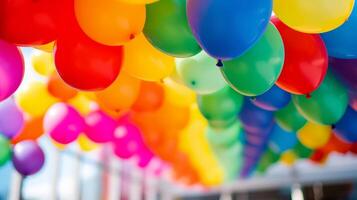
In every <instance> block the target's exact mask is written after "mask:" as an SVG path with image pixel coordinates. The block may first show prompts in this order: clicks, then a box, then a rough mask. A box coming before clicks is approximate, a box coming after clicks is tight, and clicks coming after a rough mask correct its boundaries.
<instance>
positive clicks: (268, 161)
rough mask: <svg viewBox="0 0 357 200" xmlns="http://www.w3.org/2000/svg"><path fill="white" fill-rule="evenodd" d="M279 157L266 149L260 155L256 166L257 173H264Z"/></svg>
mask: <svg viewBox="0 0 357 200" xmlns="http://www.w3.org/2000/svg"><path fill="white" fill-rule="evenodd" d="M279 158H280V156H279V155H278V154H276V153H274V152H273V151H272V150H270V149H267V151H266V152H265V153H264V154H263V155H262V157H261V159H260V160H259V164H258V166H257V170H258V171H259V172H264V171H266V170H267V168H268V167H269V166H270V165H272V164H274V163H275V162H277V161H278V160H279Z"/></svg>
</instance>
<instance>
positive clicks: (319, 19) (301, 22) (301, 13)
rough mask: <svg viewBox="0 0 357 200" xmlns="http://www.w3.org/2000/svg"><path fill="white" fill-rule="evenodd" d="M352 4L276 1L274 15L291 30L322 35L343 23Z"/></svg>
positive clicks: (335, 0)
mask: <svg viewBox="0 0 357 200" xmlns="http://www.w3.org/2000/svg"><path fill="white" fill-rule="evenodd" d="M353 4H354V0H344V1H339V0H333V1H328V0H317V1H314V2H311V1H309V0H293V1H289V2H287V1H284V0H277V1H274V13H275V14H276V15H277V16H278V17H279V19H281V21H283V22H284V24H286V25H288V26H290V27H291V28H292V29H295V30H297V31H300V32H304V33H323V32H327V31H331V30H333V29H336V28H337V27H339V26H341V25H342V24H343V23H345V22H346V21H347V19H348V17H349V16H350V14H351V12H352V8H353ZM291 8H294V9H291ZM331 11H333V12H331Z"/></svg>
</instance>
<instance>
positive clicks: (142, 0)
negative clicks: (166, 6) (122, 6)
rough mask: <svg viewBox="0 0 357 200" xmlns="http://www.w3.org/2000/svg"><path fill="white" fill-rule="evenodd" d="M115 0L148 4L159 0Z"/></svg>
mask: <svg viewBox="0 0 357 200" xmlns="http://www.w3.org/2000/svg"><path fill="white" fill-rule="evenodd" d="M117 1H119V2H123V3H127V4H149V3H153V2H157V1H159V0H117Z"/></svg>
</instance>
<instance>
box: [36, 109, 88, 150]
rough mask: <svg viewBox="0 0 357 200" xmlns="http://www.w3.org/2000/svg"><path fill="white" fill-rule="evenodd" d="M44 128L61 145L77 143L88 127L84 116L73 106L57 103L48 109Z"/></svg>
mask: <svg viewBox="0 0 357 200" xmlns="http://www.w3.org/2000/svg"><path fill="white" fill-rule="evenodd" d="M43 127H44V130H45V132H46V133H48V134H49V135H50V137H51V138H52V139H53V140H54V141H56V142H57V143H60V144H69V143H71V142H73V141H75V140H76V139H77V138H78V136H79V134H80V133H82V132H83V131H84V130H85V128H86V126H85V123H84V119H83V118H82V116H81V115H80V114H79V113H78V112H77V111H76V110H75V109H74V108H73V107H71V106H69V105H68V104H65V103H57V104H55V105H53V106H51V108H49V109H48V111H47V113H46V115H45V117H44V120H43Z"/></svg>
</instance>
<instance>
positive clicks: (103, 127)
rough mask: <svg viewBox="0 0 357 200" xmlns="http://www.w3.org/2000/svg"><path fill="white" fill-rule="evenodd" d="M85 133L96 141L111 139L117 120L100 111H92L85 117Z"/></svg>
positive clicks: (105, 141) (104, 141) (101, 141)
mask: <svg viewBox="0 0 357 200" xmlns="http://www.w3.org/2000/svg"><path fill="white" fill-rule="evenodd" d="M85 122H86V124H87V129H86V131H85V134H86V135H87V137H88V138H89V139H90V140H92V141H93V142H96V143H107V142H110V141H113V139H114V131H115V129H116V127H117V122H116V121H115V120H114V119H112V118H111V117H110V116H108V115H107V114H105V113H104V112H102V111H93V112H91V113H89V114H88V116H87V117H86V118H85Z"/></svg>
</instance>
